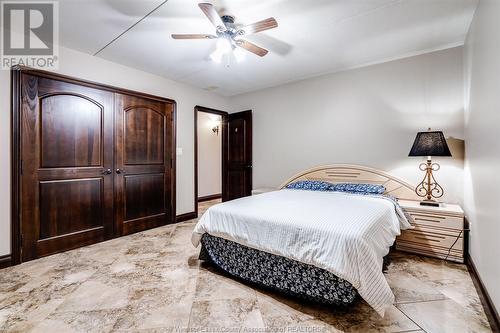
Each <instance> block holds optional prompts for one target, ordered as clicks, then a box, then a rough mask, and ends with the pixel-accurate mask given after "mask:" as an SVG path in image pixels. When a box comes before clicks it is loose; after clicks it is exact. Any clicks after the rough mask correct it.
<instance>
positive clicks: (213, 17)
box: [198, 2, 227, 32]
mask: <svg viewBox="0 0 500 333" xmlns="http://www.w3.org/2000/svg"><path fill="white" fill-rule="evenodd" d="M198 7H200V9H201V11H202V12H203V13H204V14H205V15H206V16H207V17H208V19H209V20H210V22H212V24H213V25H214V26H215V28H217V31H218V32H223V31H226V30H227V28H226V25H225V24H224V22H222V19H221V18H220V16H219V13H217V11H216V10H215V8H214V6H213V5H212V4H211V3H207V2H202V3H199V4H198Z"/></svg>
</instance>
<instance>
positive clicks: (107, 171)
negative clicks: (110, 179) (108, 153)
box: [102, 169, 111, 175]
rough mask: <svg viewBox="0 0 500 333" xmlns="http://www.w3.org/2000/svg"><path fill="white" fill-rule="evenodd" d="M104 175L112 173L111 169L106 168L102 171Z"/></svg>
mask: <svg viewBox="0 0 500 333" xmlns="http://www.w3.org/2000/svg"><path fill="white" fill-rule="evenodd" d="M102 174H103V175H110V174H111V169H106V170H103V171H102Z"/></svg>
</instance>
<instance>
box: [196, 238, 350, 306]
mask: <svg viewBox="0 0 500 333" xmlns="http://www.w3.org/2000/svg"><path fill="white" fill-rule="evenodd" d="M201 243H202V248H201V253H200V259H202V260H209V261H211V262H212V263H213V264H215V265H216V266H217V267H219V268H220V269H222V270H223V271H225V272H226V273H228V274H230V275H232V276H235V277H237V278H240V279H242V280H244V281H247V282H250V283H253V284H256V285H258V286H261V287H264V288H268V289H273V290H277V291H279V292H281V293H284V294H287V295H289V296H293V297H298V298H301V299H305V300H308V301H313V302H319V303H323V304H328V305H336V306H345V305H349V304H351V303H353V302H354V301H355V300H356V298H357V296H358V293H357V291H356V289H355V288H354V287H353V286H352V285H351V284H350V283H349V282H347V281H345V280H343V279H341V278H339V277H337V276H335V275H334V274H332V273H330V272H328V271H325V270H324V269H321V268H318V267H315V266H312V265H307V264H304V263H301V262H298V261H295V260H292V259H288V258H285V257H281V256H277V255H274V254H270V253H267V252H262V251H259V250H255V249H252V248H249V247H246V246H243V245H240V244H238V243H235V242H231V241H228V240H225V239H222V238H219V237H214V236H211V235H209V234H204V235H203V237H202V239H201Z"/></svg>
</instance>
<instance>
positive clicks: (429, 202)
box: [420, 200, 440, 207]
mask: <svg viewBox="0 0 500 333" xmlns="http://www.w3.org/2000/svg"><path fill="white" fill-rule="evenodd" d="M439 205H440V203H439V202H437V201H434V200H423V201H420V206H431V207H439Z"/></svg>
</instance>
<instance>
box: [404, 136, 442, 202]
mask: <svg viewBox="0 0 500 333" xmlns="http://www.w3.org/2000/svg"><path fill="white" fill-rule="evenodd" d="M408 156H427V163H422V164H420V166H419V168H420V170H422V171H425V176H424V179H423V180H422V181H421V182H420V184H418V185H417V187H416V188H415V193H417V195H418V196H420V197H423V198H425V199H424V200H422V201H421V202H420V204H421V205H422V206H436V207H437V206H439V202H438V201H436V200H435V199H438V198H441V197H442V196H443V194H444V190H443V188H442V187H441V185H439V184H438V182H437V181H436V179H435V178H434V176H433V174H432V172H433V171H438V170H439V169H440V168H441V167H440V165H439V164H437V163H432V161H431V157H432V156H448V157H450V156H451V152H450V149H449V148H448V144H447V143H446V139H445V138H444V135H443V132H441V131H431V129H430V128H429V130H428V131H427V132H418V133H417V137H416V138H415V142H414V143H413V146H412V147H411V150H410V153H409V154H408Z"/></svg>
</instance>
